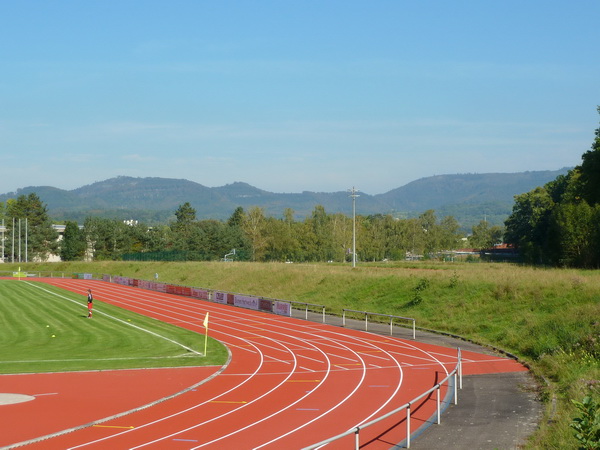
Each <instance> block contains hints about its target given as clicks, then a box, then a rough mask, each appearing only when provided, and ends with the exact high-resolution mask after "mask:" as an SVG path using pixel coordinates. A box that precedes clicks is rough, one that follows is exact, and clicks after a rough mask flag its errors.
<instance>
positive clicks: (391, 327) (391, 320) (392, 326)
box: [390, 317, 394, 336]
mask: <svg viewBox="0 0 600 450" xmlns="http://www.w3.org/2000/svg"><path fill="white" fill-rule="evenodd" d="M393 335H394V318H393V317H390V336H393Z"/></svg>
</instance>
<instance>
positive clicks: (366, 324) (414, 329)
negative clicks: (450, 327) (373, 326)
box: [342, 308, 417, 339]
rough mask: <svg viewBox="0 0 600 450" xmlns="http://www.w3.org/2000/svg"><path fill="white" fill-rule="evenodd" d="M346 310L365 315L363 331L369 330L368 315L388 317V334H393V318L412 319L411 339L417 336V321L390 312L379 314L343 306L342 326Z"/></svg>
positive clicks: (344, 321)
mask: <svg viewBox="0 0 600 450" xmlns="http://www.w3.org/2000/svg"><path fill="white" fill-rule="evenodd" d="M346 311H348V312H353V313H358V314H364V315H365V331H369V319H368V318H369V316H381V317H388V318H389V319H390V335H392V334H394V319H400V320H410V321H412V331H413V339H416V338H417V337H416V336H417V326H416V323H417V321H416V320H415V319H414V318H412V317H402V316H394V315H392V314H381V313H374V312H369V311H356V310H354V309H345V308H344V309H342V325H343V326H344V327H345V326H346Z"/></svg>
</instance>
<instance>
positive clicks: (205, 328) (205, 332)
mask: <svg viewBox="0 0 600 450" xmlns="http://www.w3.org/2000/svg"><path fill="white" fill-rule="evenodd" d="M202 325H204V356H206V345H207V344H208V312H207V313H206V317H204V322H202Z"/></svg>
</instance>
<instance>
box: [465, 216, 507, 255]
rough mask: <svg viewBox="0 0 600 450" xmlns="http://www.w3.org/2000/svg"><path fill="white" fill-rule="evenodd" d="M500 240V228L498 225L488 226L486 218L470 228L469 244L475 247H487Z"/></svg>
mask: <svg viewBox="0 0 600 450" xmlns="http://www.w3.org/2000/svg"><path fill="white" fill-rule="evenodd" d="M501 242H502V228H501V227H499V226H498V225H493V226H490V224H489V223H488V222H487V221H486V220H482V221H480V222H479V224H477V225H475V226H474V227H473V228H472V233H471V236H469V246H470V247H473V248H477V249H488V248H492V247H493V246H494V245H496V244H499V243H501Z"/></svg>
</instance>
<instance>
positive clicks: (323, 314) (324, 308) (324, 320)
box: [323, 306, 325, 323]
mask: <svg viewBox="0 0 600 450" xmlns="http://www.w3.org/2000/svg"><path fill="white" fill-rule="evenodd" d="M323 323H325V307H324V306H323Z"/></svg>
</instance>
